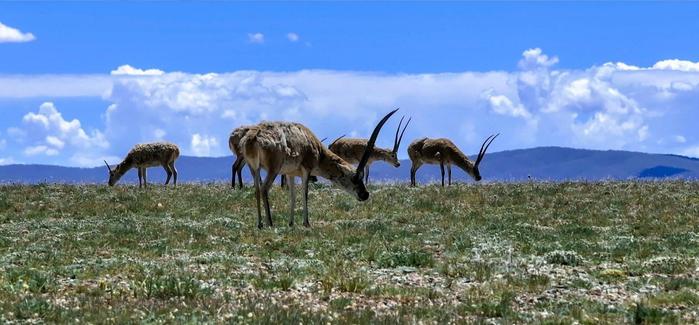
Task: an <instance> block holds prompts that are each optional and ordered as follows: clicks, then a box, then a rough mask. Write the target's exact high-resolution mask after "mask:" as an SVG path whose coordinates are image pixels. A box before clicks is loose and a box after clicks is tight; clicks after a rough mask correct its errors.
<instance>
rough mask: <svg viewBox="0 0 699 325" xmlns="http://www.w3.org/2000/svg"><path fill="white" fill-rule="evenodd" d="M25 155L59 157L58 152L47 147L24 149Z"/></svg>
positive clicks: (39, 146)
mask: <svg viewBox="0 0 699 325" xmlns="http://www.w3.org/2000/svg"><path fill="white" fill-rule="evenodd" d="M24 154H25V155H27V156H35V155H40V154H44V155H47V156H55V155H58V150H56V149H53V148H49V147H48V146H45V145H38V146H30V147H27V148H26V149H24Z"/></svg>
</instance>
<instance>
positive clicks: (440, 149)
mask: <svg viewBox="0 0 699 325" xmlns="http://www.w3.org/2000/svg"><path fill="white" fill-rule="evenodd" d="M498 135H500V134H499V133H498V134H495V135H491V136H489V137H488V138H487V139H485V141H484V142H483V145H481V150H480V151H479V152H478V156H477V157H476V161H475V162H472V161H470V160H469V159H468V157H466V155H465V154H464V153H463V152H461V150H459V148H457V147H456V145H455V144H454V143H453V142H451V140H449V139H444V138H440V139H430V138H422V139H418V140H415V141H413V142H412V143H411V144H410V145H409V146H408V156H410V160H411V161H412V166H411V168H410V185H412V186H416V185H417V183H416V182H415V174H416V173H417V170H418V169H419V168H420V166H422V165H423V164H439V167H440V169H441V172H442V186H444V166H445V165H446V167H447V171H448V173H449V185H451V165H452V164H454V165H456V166H457V167H459V168H461V169H463V170H464V171H465V172H466V173H467V174H469V175H471V177H473V179H474V180H476V181H480V180H481V172H480V170H479V169H478V166H479V165H480V163H481V162H482V161H483V157H485V152H486V151H488V147H490V144H491V143H493V141H494V140H495V138H497V137H498Z"/></svg>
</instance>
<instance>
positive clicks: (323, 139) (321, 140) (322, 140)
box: [320, 137, 328, 143]
mask: <svg viewBox="0 0 699 325" xmlns="http://www.w3.org/2000/svg"><path fill="white" fill-rule="evenodd" d="M327 139H328V137H325V138H322V139H320V142H321V143H323V142H324V141H325V140H327Z"/></svg>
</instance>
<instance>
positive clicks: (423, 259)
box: [377, 246, 434, 268]
mask: <svg viewBox="0 0 699 325" xmlns="http://www.w3.org/2000/svg"><path fill="white" fill-rule="evenodd" d="M377 264H378V266H379V267H382V268H393V267H398V266H411V267H431V266H433V265H434V258H433V257H432V254H431V253H430V252H427V251H424V250H421V249H411V248H407V247H404V246H402V247H399V248H397V249H395V250H392V251H385V252H383V253H381V254H380V255H379V258H378V261H377Z"/></svg>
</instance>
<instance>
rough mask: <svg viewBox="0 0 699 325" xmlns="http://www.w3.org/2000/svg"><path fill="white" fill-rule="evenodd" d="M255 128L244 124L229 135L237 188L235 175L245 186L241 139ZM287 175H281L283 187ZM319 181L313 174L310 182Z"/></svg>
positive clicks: (240, 184)
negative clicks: (233, 156)
mask: <svg viewBox="0 0 699 325" xmlns="http://www.w3.org/2000/svg"><path fill="white" fill-rule="evenodd" d="M252 128H255V126H253V125H243V126H240V127H237V128H235V129H234V130H233V131H232V132H231V135H230V136H229V137H228V148H229V149H230V150H231V152H232V153H233V154H234V155H235V161H234V162H233V165H232V166H231V187H232V188H235V177H236V175H238V184H239V185H238V187H239V188H241V189H242V188H243V176H242V174H243V167H245V158H243V153H242V152H241V150H240V139H242V138H243V136H244V135H245V133H247V132H248V131H249V130H250V129H252ZM325 139H327V138H323V140H320V142H323V141H325ZM285 179H286V178H285V176H284V175H281V176H280V185H281V186H282V187H285ZM317 181H318V178H317V177H315V176H313V175H311V178H310V182H311V183H315V182H317Z"/></svg>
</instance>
